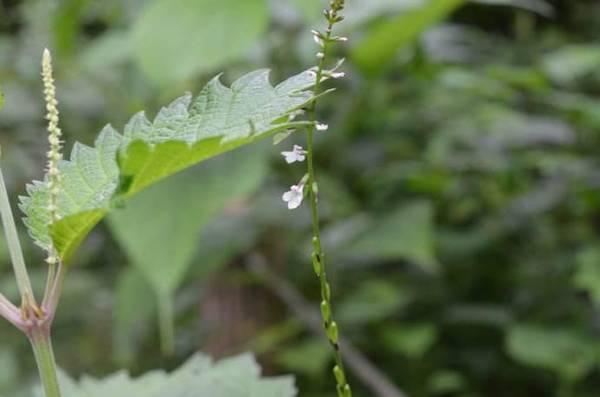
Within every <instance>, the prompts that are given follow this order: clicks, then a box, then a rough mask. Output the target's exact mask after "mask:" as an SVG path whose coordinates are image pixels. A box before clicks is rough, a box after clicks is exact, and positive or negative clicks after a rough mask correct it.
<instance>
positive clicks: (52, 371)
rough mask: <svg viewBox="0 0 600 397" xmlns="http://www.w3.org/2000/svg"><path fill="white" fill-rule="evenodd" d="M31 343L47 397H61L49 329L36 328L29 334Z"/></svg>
mask: <svg viewBox="0 0 600 397" xmlns="http://www.w3.org/2000/svg"><path fill="white" fill-rule="evenodd" d="M29 341H30V342H31V346H32V348H33V353H34V355H35V361H36V363H37V366H38V370H39V373H40V379H41V381H42V386H43V388H44V393H45V395H46V397H61V394H60V387H59V384H58V377H57V371H56V361H55V359H54V351H53V350H52V341H51V338H50V330H49V327H47V326H44V325H42V326H40V327H35V328H34V329H33V330H32V331H31V333H30V334H29Z"/></svg>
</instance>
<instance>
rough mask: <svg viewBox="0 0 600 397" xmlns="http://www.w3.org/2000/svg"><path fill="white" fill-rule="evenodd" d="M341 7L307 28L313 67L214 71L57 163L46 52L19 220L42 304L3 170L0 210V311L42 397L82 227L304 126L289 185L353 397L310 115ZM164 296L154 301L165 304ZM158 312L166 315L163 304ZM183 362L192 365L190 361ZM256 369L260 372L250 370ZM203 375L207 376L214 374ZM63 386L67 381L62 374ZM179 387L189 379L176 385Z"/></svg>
mask: <svg viewBox="0 0 600 397" xmlns="http://www.w3.org/2000/svg"><path fill="white" fill-rule="evenodd" d="M343 8H344V2H343V1H341V0H334V1H332V2H331V8H330V9H329V10H327V11H326V12H325V16H326V18H327V21H328V27H327V30H326V32H325V33H319V32H316V31H314V35H315V40H316V41H317V42H318V43H319V45H320V46H321V47H322V52H319V53H318V58H319V65H318V66H317V67H316V68H313V69H310V70H307V71H305V72H303V73H300V74H298V75H296V76H294V77H292V78H289V79H287V80H286V81H284V82H283V83H281V84H279V85H277V86H275V87H273V86H271V84H270V83H269V72H268V71H267V70H259V71H256V72H253V73H250V74H247V75H245V76H243V77H241V78H240V79H238V80H237V81H235V82H234V83H233V84H232V86H231V88H228V87H225V86H224V85H222V83H221V82H220V79H219V77H216V78H215V79H213V80H212V81H211V82H210V83H209V84H208V85H207V86H206V87H205V88H204V89H203V90H202V91H201V92H200V94H199V95H198V96H197V97H196V98H192V96H191V95H189V94H186V95H184V96H182V97H180V98H178V99H176V100H175V101H173V102H172V103H171V104H170V105H168V106H167V107H165V108H163V109H162V110H161V111H160V112H159V113H158V115H157V116H156V118H155V119H154V120H153V121H152V122H151V121H149V120H148V119H147V118H146V117H145V115H144V113H143V112H141V113H138V114H137V115H136V116H134V117H133V118H132V119H131V120H130V122H129V123H128V124H127V125H126V126H125V130H124V133H123V134H122V135H121V134H119V133H118V132H117V131H116V130H114V129H113V128H112V127H111V126H106V127H105V128H104V129H103V130H102V132H101V133H100V135H99V137H98V138H97V140H96V144H95V147H93V148H91V147H88V146H85V145H82V144H79V143H76V144H75V145H74V147H73V150H72V153H71V156H70V159H69V160H63V154H62V141H61V137H62V131H61V129H60V128H59V112H58V101H57V99H56V89H55V86H54V78H53V71H52V63H51V56H50V52H49V51H48V50H45V51H44V54H43V61H42V77H43V82H44V95H45V101H46V109H47V115H46V118H47V120H48V132H49V144H50V145H49V146H50V149H49V151H48V153H47V159H48V163H47V168H46V176H45V179H44V180H43V181H41V182H38V181H36V182H34V183H33V184H31V185H29V186H28V187H27V192H28V196H26V197H21V200H20V207H21V209H22V210H23V212H24V213H25V214H26V218H25V220H24V222H25V224H26V226H27V228H28V229H29V232H30V235H31V237H32V238H33V240H34V242H35V243H36V244H37V245H39V246H40V247H42V248H43V249H44V250H45V251H46V254H47V256H46V262H47V264H48V276H47V283H46V288H45V290H44V294H43V299H42V300H41V301H39V300H38V299H37V298H36V296H35V293H34V290H33V287H32V283H31V281H30V278H29V274H28V271H27V267H26V265H25V260H24V258H23V254H22V250H21V246H20V242H19V238H18V235H17V229H16V225H15V221H14V219H13V215H12V210H11V206H10V201H9V197H8V192H7V189H6V186H5V183H4V179H3V176H2V173H1V171H0V213H1V215H2V221H3V226H4V231H5V236H6V240H7V243H8V249H9V252H10V255H11V259H12V264H13V270H14V273H15V276H16V279H17V285H18V289H19V292H20V296H21V304H20V307H19V308H18V307H17V306H15V305H14V304H13V303H12V302H10V301H9V300H8V299H7V298H5V297H4V296H3V295H0V315H2V316H3V317H4V318H6V319H7V320H8V321H9V322H11V323H12V324H13V325H15V326H16V327H17V328H18V329H20V330H21V331H23V332H24V333H25V335H27V337H28V338H29V341H30V343H31V345H32V347H33V351H34V355H35V358H36V362H37V366H38V370H39V373H40V378H41V381H42V385H43V390H44V394H45V395H46V397H60V396H61V391H60V386H59V376H58V375H57V374H58V371H57V367H56V361H55V357H54V352H53V348H52V340H51V339H52V338H51V330H52V324H53V320H54V318H55V315H56V311H57V309H58V305H59V302H60V297H61V294H62V290H63V283H64V280H65V276H66V273H67V271H68V268H69V259H70V258H71V256H72V254H73V253H74V252H75V250H76V249H77V248H78V246H79V245H80V244H81V242H82V241H83V239H84V238H85V236H86V235H87V234H88V233H89V231H90V230H91V229H92V228H93V227H94V226H95V225H96V224H97V223H98V222H99V221H100V220H101V219H102V218H103V217H104V216H105V215H107V214H108V212H109V211H110V210H111V209H113V208H115V207H117V206H122V205H123V203H124V202H125V201H126V200H127V199H129V198H131V197H132V196H134V195H135V194H136V193H138V192H140V191H141V190H143V189H145V188H147V187H149V186H151V185H152V184H154V183H156V182H158V181H159V180H161V179H163V178H166V177H168V176H170V175H173V174H175V173H177V172H178V171H181V170H183V169H185V168H187V167H190V166H191V165H194V164H197V163H199V162H202V161H204V160H207V159H209V158H212V157H215V156H218V155H220V154H222V153H224V152H227V151H230V150H233V149H236V148H238V147H241V146H244V145H247V144H250V143H253V142H255V141H257V140H259V139H261V138H264V137H267V136H271V135H274V134H276V133H283V135H279V136H278V137H276V140H277V141H280V140H282V139H284V138H285V137H287V136H288V135H289V134H290V133H291V132H292V131H293V130H294V129H298V128H306V129H307V137H308V147H307V151H306V152H305V153H304V152H303V151H298V150H296V149H295V151H294V152H289V153H288V155H289V156H292V157H294V156H303V155H304V154H306V155H307V158H308V162H307V163H308V174H307V175H306V177H305V178H303V181H302V182H301V184H299V185H298V186H296V193H298V192H300V193H301V194H303V187H304V185H306V184H308V186H309V187H308V189H307V192H308V194H309V196H310V201H311V215H312V222H313V232H314V237H313V242H314V252H313V255H312V259H313V265H314V268H315V271H316V272H317V275H318V277H319V279H320V286H321V295H322V302H321V312H322V315H323V321H324V323H325V329H326V333H327V336H328V339H329V341H330V342H331V344H332V346H333V347H334V350H335V359H336V366H335V367H334V374H335V378H336V381H337V389H338V394H339V396H341V397H349V396H351V389H350V386H349V384H348V382H347V380H346V379H347V378H346V374H345V371H344V366H343V362H342V358H341V353H340V347H339V331H338V326H337V324H336V322H335V321H334V320H333V314H332V309H331V291H330V287H329V284H328V281H327V277H326V272H325V263H324V260H323V252H322V248H321V240H320V231H319V215H318V209H317V194H318V188H317V182H316V177H315V170H314V164H313V156H314V149H313V135H314V132H315V130H325V129H326V125H324V124H321V123H318V122H317V121H316V99H317V98H318V97H319V96H320V95H322V94H323V93H326V92H323V93H322V92H321V84H322V82H323V81H325V80H327V79H330V78H337V77H341V76H342V75H343V73H340V72H337V71H336V69H337V67H336V68H334V69H332V70H328V69H326V68H325V62H326V60H327V55H328V50H329V47H330V45H331V44H332V43H334V42H336V41H344V40H345V39H344V38H342V37H336V36H333V35H332V28H333V26H334V25H335V24H336V23H338V22H340V21H341V20H342V19H343V17H342V16H341V15H339V12H340V11H341V10H342V9H343ZM306 108H307V109H308V112H309V117H308V120H307V121H296V118H297V116H298V115H300V114H302V110H303V109H306ZM288 162H289V160H288ZM293 190H294V189H293ZM286 198H287V200H286V201H288V202H289V206H290V208H294V207H297V206H298V205H299V204H300V201H301V199H302V197H298V196H294V197H292V195H284V199H286ZM149 215H151V214H149ZM171 288H172V287H171ZM157 289H158V290H159V295H160V294H164V296H166V297H168V294H169V293H170V291H171V290H170V289H167V290H162V289H161V287H160V286H159V287H158V288H157ZM160 296H162V295H160ZM164 296H162V297H163V300H162V301H161V302H164V301H166V299H164ZM164 312H165V313H168V312H169V309H165V310H164ZM164 329H165V332H164V335H165V338H164V340H165V342H164V345H165V346H166V348H167V350H170V348H169V346H170V345H171V344H172V336H171V335H170V334H171V331H169V326H168V324H167V325H166V326H165V327H164ZM200 361H202V360H200ZM190 365H191V366H192V367H194V366H195V365H196V364H190ZM190 365H189V366H190ZM189 366H188V367H186V368H189ZM249 366H251V365H249ZM194 368H195V367H194ZM195 370H196V371H197V370H198V369H197V368H196V369H195ZM188 372H189V371H188ZM192 372H193V371H192ZM182 373H183V374H185V373H186V370H185V369H183V370H180V371H178V372H177V373H176V374H174V375H173V377H175V378H177V377H178V376H182V377H188V378H189V377H190V375H182ZM254 373H255V374H254V376H255V377H257V376H258V375H257V374H256V371H255V370H254ZM208 378H209V379H212V377H211V376H208ZM148 382H150V381H149V380H148V378H144V379H142V380H140V383H141V384H142V385H144V386H143V387H144V388H146V387H147V384H148ZM61 383H63V384H70V383H69V382H68V381H63V382H61ZM86 387H87V386H86ZM182 387H190V386H189V385H188V384H183V386H182ZM238 387H239V385H238ZM249 387H250V386H249ZM252 387H254V386H252ZM265 387H266V386H262V383H261V386H260V387H257V388H256V391H252V392H251V394H252V395H254V393H256V394H257V395H265V394H264V393H266V390H267V389H268V387H266V388H265ZM68 388H69V391H67V392H66V395H67V396H69V395H72V394H71V393H80V391H76V392H73V390H77V387H76V386H68ZM126 388H127V387H126ZM101 389H102V388H101ZM164 389H169V387H168V386H165V385H161V388H159V389H157V390H159V392H158V394H157V395H163V394H162V393H163V392H162V391H161V390H164ZM185 390H188V389H185ZM185 390H183V389H182V391H181V392H182V393H184V392H185ZM252 390H254V389H252ZM269 390H272V391H271V393H273V395H277V396H283V395H289V394H290V392H289V390H290V388H289V387H288V388H287V390H288V391H287V392H286V391H284V389H282V388H281V387H280V386H277V383H272V386H270V389H269ZM277 390H279V391H277ZM96 392H97V391H96ZM232 392H233V391H232V390H230V391H228V393H232ZM98 393H99V392H98ZM120 393H126V390H120ZM224 395H225V394H224ZM227 395H229V394H227ZM232 395H233V394H232Z"/></svg>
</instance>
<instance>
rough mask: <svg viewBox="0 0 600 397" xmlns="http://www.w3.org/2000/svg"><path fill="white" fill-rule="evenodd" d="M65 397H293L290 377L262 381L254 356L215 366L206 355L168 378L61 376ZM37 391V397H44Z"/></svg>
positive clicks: (157, 373) (150, 375)
mask: <svg viewBox="0 0 600 397" xmlns="http://www.w3.org/2000/svg"><path fill="white" fill-rule="evenodd" d="M60 383H61V388H62V392H63V396H64V397H82V396H86V397H101V396H111V397H187V396H215V397H217V396H218V397H240V396H245V397H294V396H295V395H296V387H295V386H294V381H293V379H292V378H291V377H277V378H263V377H261V375H260V368H259V367H258V365H257V364H256V361H255V360H254V358H253V357H252V356H251V355H247V354H246V355H241V356H238V357H234V358H230V359H226V360H222V361H220V362H218V363H213V362H212V361H211V360H210V359H209V358H207V357H206V356H203V355H196V356H194V357H192V358H191V359H190V360H189V361H188V362H187V363H185V364H184V365H183V366H182V367H181V368H179V369H177V370H176V371H174V372H172V373H170V374H168V373H166V372H164V371H152V372H149V373H147V374H146V375H143V376H141V377H139V378H137V379H133V378H131V376H130V375H129V374H128V373H126V372H124V371H122V372H118V373H116V374H114V375H110V376H108V377H106V378H104V379H102V380H97V379H93V378H89V377H84V378H83V379H81V380H80V381H79V382H76V381H73V380H71V379H70V378H69V377H68V376H67V375H65V374H64V373H61V376H60ZM43 395H44V394H43V392H42V391H41V390H39V389H38V390H36V391H35V393H34V396H35V397H42V396H43Z"/></svg>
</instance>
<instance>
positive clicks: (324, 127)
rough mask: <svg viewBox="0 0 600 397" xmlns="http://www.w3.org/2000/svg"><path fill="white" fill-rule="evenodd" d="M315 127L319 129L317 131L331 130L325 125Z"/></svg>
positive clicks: (320, 124)
mask: <svg viewBox="0 0 600 397" xmlns="http://www.w3.org/2000/svg"><path fill="white" fill-rule="evenodd" d="M315 127H316V128H317V131H327V130H328V129H329V126H328V125H327V124H324V123H317V125H316V126H315Z"/></svg>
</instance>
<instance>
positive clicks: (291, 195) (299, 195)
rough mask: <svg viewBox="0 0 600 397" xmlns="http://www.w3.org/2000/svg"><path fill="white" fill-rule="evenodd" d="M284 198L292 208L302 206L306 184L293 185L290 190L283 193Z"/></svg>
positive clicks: (289, 207)
mask: <svg viewBox="0 0 600 397" xmlns="http://www.w3.org/2000/svg"><path fill="white" fill-rule="evenodd" d="M282 199H283V201H285V202H286V203H287V205H288V209H290V210H293V209H296V208H298V207H300V204H302V199H304V185H293V186H291V187H290V190H289V191H287V192H285V193H283V196H282Z"/></svg>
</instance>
